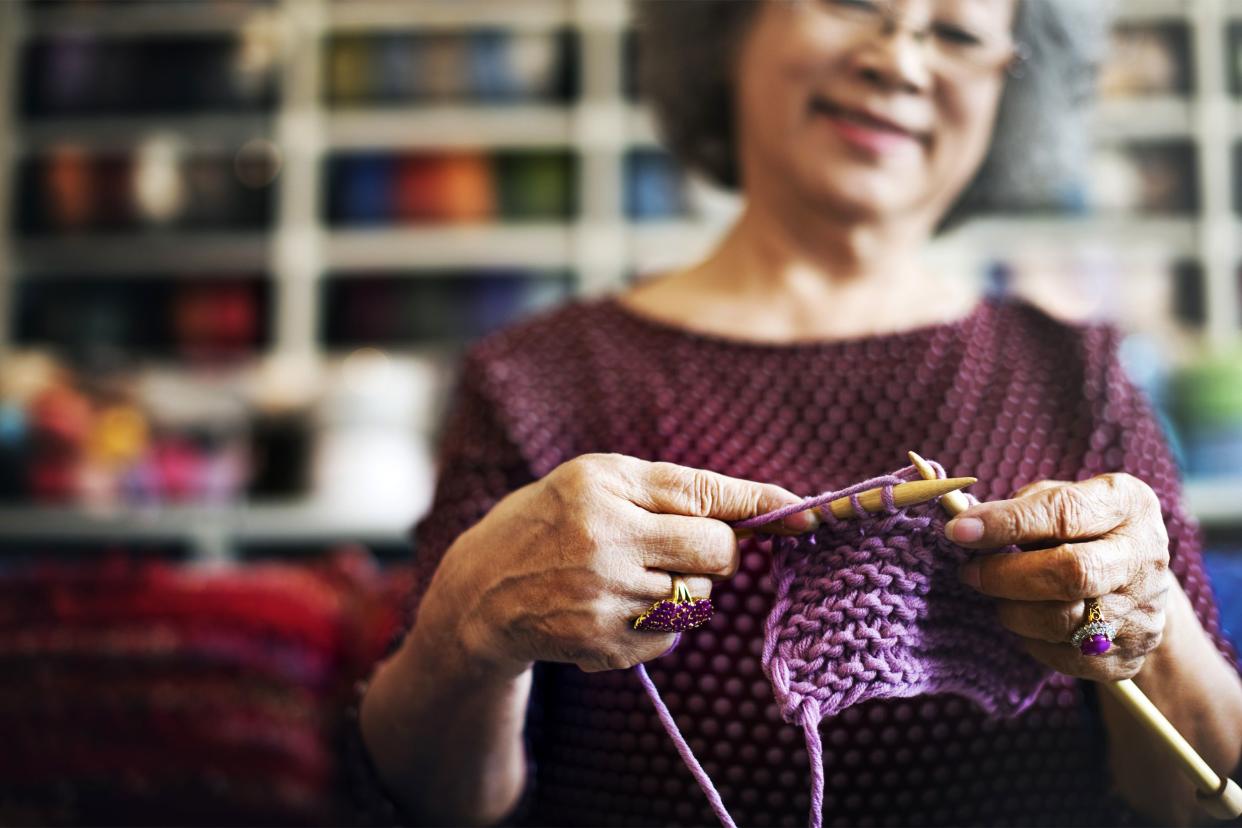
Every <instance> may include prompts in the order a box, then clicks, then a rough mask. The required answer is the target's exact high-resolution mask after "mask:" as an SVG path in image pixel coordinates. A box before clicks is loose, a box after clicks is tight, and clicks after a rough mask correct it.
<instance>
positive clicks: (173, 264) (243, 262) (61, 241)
mask: <svg viewBox="0 0 1242 828" xmlns="http://www.w3.org/2000/svg"><path fill="white" fill-rule="evenodd" d="M271 243H272V239H271V236H270V235H269V234H268V233H266V232H262V231H256V232H249V233H247V232H232V233H212V232H203V233H160V232H151V233H150V234H144V233H125V234H118V235H116V236H85V235H84V236H42V237H37V238H25V239H22V238H17V239H14V240H13V241H12V242H11V245H12V248H13V250H14V251H15V252H16V253H17V254H18V258H19V259H20V261H21V263H22V266H21V268H20V270H21V272H22V273H26V274H36V273H40V272H55V273H75V274H76V273H81V272H83V271H88V272H90V273H109V274H125V275H142V274H144V273H155V274H156V275H159V271H171V272H174V273H180V272H184V271H186V270H187V267H189V268H191V269H192V270H193V271H195V272H197V271H201V270H213V269H216V268H222V269H231V270H243V269H244V270H255V269H266V268H267V266H268V254H269V248H270V246H271Z"/></svg>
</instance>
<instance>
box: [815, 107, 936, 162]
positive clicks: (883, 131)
mask: <svg viewBox="0 0 1242 828" xmlns="http://www.w3.org/2000/svg"><path fill="white" fill-rule="evenodd" d="M811 113H812V115H813V116H814V117H817V118H821V117H822V118H824V119H825V120H826V121H827V122H828V123H829V124H830V125H831V126H832V127H833V129H834V131H835V132H836V133H837V134H838V135H840V136H841V137H842V138H843V139H845V140H846V141H847V142H848V143H850V144H852V145H853V146H856V147H859V148H861V149H864V150H867V151H868V152H870V153H872V154H875V155H880V154H887V153H890V152H896V151H899V150H903V149H905V150H908V149H910V148H911V147H922V146H923V145H924V144H925V143H926V142H927V137H926V135H925V134H924V133H920V132H916V131H914V130H911V129H906V128H904V127H902V126H901V125H899V124H896V123H893V122H892V121H889V120H886V119H883V118H880V117H877V116H875V115H871V114H868V113H866V112H863V111H861V110H857V109H847V108H845V107H842V106H837V105H836V104H834V103H832V102H830V101H827V100H825V99H823V98H815V99H813V100H812V101H811Z"/></svg>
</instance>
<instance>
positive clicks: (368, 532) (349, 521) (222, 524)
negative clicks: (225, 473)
mask: <svg viewBox="0 0 1242 828" xmlns="http://www.w3.org/2000/svg"><path fill="white" fill-rule="evenodd" d="M416 518H417V515H410V516H409V519H373V520H368V519H361V518H356V516H354V515H343V514H333V513H330V511H328V510H327V509H324V508H319V506H315V505H314V504H312V503H288V504H270V505H251V506H242V505H238V506H219V508H202V506H163V508H159V509H152V510H149V511H138V510H123V511H117V513H92V511H87V510H84V509H81V508H77V506H14V505H6V506H0V539H4V540H22V541H48V542H51V541H102V542H109V541H116V542H125V541H160V540H163V541H181V542H186V544H188V545H189V546H190V550H191V552H194V554H195V555H197V556H199V557H204V559H220V560H227V559H230V557H232V555H233V551H235V549H236V546H237V545H240V544H256V542H257V544H262V542H298V541H304V542H308V544H312V542H360V544H385V545H386V544H402V542H409V530H410V528H411V526H414V523H415V519H416Z"/></svg>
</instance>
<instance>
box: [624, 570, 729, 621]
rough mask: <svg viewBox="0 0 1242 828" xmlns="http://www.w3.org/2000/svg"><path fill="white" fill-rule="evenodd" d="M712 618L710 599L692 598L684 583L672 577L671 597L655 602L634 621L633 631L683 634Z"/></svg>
mask: <svg viewBox="0 0 1242 828" xmlns="http://www.w3.org/2000/svg"><path fill="white" fill-rule="evenodd" d="M711 617H712V601H711V599H710V598H693V597H691V596H690V588H689V587H688V586H686V581H685V579H684V578H682V577H680V576H679V575H674V576H673V597H672V598H671V599H670V598H665V599H663V600H660V601H656V602H655V603H654V604H652V605H651V606H650V607H648V608H647V611H646V612H644V613H643V614H642V615H640V616H638V618H636V619H635V620H634V629H636V630H643V631H645V632H665V633H668V632H673V633H679V632H685V631H686V630H693V629H694V628H695V627H701V626H703V625H704V624H706V623H707V622H708V620H709V619H710V618H711Z"/></svg>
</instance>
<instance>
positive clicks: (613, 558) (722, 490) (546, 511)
mask: <svg viewBox="0 0 1242 828" xmlns="http://www.w3.org/2000/svg"><path fill="white" fill-rule="evenodd" d="M799 499H800V498H798V497H796V496H795V495H793V494H792V493H790V492H788V491H786V490H785V489H782V488H780V487H779V486H774V485H769V484H763V483H754V482H750V481H746V480H739V479H736V478H731V477H726V476H724V475H721V474H716V473H714V472H709V471H703V470H701V469H692V468H688V467H685V466H678V465H676V464H673V463H664V462H656V463H653V462H647V461H644V460H638V459H636V458H633V457H627V456H624V455H620V454H587V455H582V456H580V457H577V458H575V459H573V460H570V461H568V462H566V463H564V464H562V465H561V466H559V467H557V468H556V469H554V470H553V471H552V472H551V473H550V474H548V475H547V476H545V477H544V478H543V479H541V480H538V481H536V482H534V483H531V484H530V485H528V486H525V487H523V488H521V489H518V490H517V491H515V492H513V493H511V494H510V495H509V496H507V497H505V498H504V499H503V500H501V501H500V502H499V503H497V504H496V506H495V507H494V508H493V509H492V511H491V512H489V513H488V514H487V516H486V517H484V518H483V520H481V521H480V522H479V523H478V524H476V525H475V526H474V527H472V528H471V529H469V530H468V531H466V532H464V533H463V534H462V535H461V536H460V537H459V538H458V539H457V541H456V542H454V544H453V545H452V546H451V547H450V548H449V549H448V551H447V552H446V553H445V556H444V559H443V561H442V562H441V564H440V567H439V568H438V569H437V572H436V575H435V578H434V579H433V581H432V584H431V585H430V587H429V588H428V591H427V596H426V597H425V598H424V601H423V605H424V606H423V608H420V613H419V615H420V618H419V620H420V622H421V621H424V620H425V619H424V618H423V611H424V609H426V610H427V611H428V613H429V614H430V616H429V617H431V618H434V621H428V623H433V624H435V625H438V626H444V625H448V626H451V627H453V628H454V629H453V635H454V638H455V639H456V640H457V641H458V642H459V644H460V646H461V648H462V649H464V650H465V651H466V653H468V655H469V656H470V658H471V659H472V660H474V661H475V662H476V663H479V664H483V665H487V666H488V667H490V668H491V669H492V672H493V674H494V673H495V671H496V670H499V671H500V672H502V673H504V672H512V673H514V674H517V673H520V672H523V671H525V670H526V669H527V668H528V667H529V666H530V664H531V663H532V662H535V661H559V662H568V663H573V664H577V665H578V666H579V667H581V668H582V669H583V670H585V671H588V672H595V671H600V670H615V669H622V668H627V667H630V666H633V665H635V664H638V663H640V662H644V661H648V660H650V659H653V658H655V657H657V656H659V655H661V654H662V653H664V652H665V651H667V650H668V649H669V648H670V647H671V646H672V645H673V641H674V636H673V635H672V634H664V633H652V632H640V631H637V630H635V629H634V628H633V622H634V619H635V618H636V617H637V616H639V615H640V614H641V613H642V612H643V611H644V610H646V609H647V608H648V607H649V606H650V605H651V604H652V603H654V602H655V601H658V600H660V599H662V598H668V597H670V596H671V594H672V578H671V576H670V573H679V574H683V575H685V576H686V582H687V584H688V585H689V587H690V592H691V594H692V595H693V596H695V597H696V598H698V597H706V596H707V595H708V594H709V593H710V592H711V585H712V582H713V581H715V580H719V579H722V578H728V577H730V576H732V575H733V574H734V573H735V572H736V571H737V567H738V541H737V537H736V536H735V534H734V532H733V529H732V528H731V527H729V526H728V525H727V524H726V523H724V522H723V521H725V520H738V519H742V518H746V517H751V516H753V515H756V514H761V513H763V512H766V511H769V510H772V509H776V508H779V507H781V506H784V505H788V504H789V503H794V502H797V501H798V500H799ZM817 521H818V518H817V516H816V515H814V514H813V513H811V512H800V513H798V514H795V515H791V516H790V517H787V518H785V519H784V521H783V529H784V531H786V532H805V531H807V530H808V529H811V528H813V527H814V526H815V525H816V523H817ZM773 528H774V529H777V530H778V531H779V530H780V528H781V527H773ZM429 605H430V608H429ZM442 632H443V631H442Z"/></svg>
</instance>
